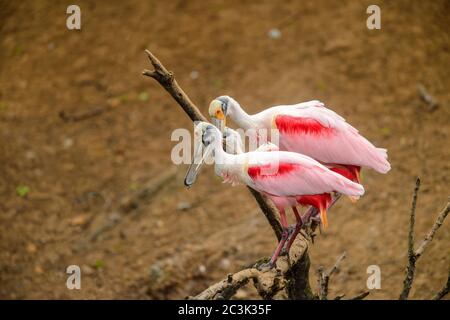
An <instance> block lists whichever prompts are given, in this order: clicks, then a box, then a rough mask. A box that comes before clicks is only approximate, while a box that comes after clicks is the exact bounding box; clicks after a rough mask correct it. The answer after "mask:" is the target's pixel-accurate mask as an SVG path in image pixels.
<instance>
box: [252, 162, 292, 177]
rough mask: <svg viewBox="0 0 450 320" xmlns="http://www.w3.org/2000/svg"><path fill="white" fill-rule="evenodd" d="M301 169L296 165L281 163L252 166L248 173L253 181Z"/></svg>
mask: <svg viewBox="0 0 450 320" xmlns="http://www.w3.org/2000/svg"><path fill="white" fill-rule="evenodd" d="M299 169H301V166H300V165H299V164H296V163H279V164H278V165H276V164H275V165H273V164H266V165H261V166H251V167H249V168H248V170H247V172H248V175H249V176H250V177H251V178H252V179H255V178H260V177H264V176H266V177H270V176H275V175H283V174H287V173H289V172H291V171H295V170H299Z"/></svg>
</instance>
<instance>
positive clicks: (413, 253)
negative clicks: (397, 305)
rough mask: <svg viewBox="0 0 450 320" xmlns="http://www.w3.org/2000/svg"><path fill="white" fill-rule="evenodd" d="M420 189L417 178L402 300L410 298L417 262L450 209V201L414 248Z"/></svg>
mask: <svg viewBox="0 0 450 320" xmlns="http://www.w3.org/2000/svg"><path fill="white" fill-rule="evenodd" d="M419 189H420V179H419V178H417V179H416V186H415V188H414V193H413V200H412V205H411V213H410V221H409V230H408V265H407V267H406V275H405V280H404V281H403V290H402V292H401V293H400V297H399V299H400V300H406V299H408V296H409V292H410V291H411V287H412V284H413V281H414V275H415V271H416V262H417V260H418V259H419V258H420V257H421V256H422V254H423V252H424V251H425V249H426V247H427V246H428V244H429V243H430V242H431V240H433V237H434V235H435V234H436V231H437V230H438V229H439V228H440V227H441V226H442V224H443V223H444V220H445V218H446V217H447V215H448V213H449V211H450V202H447V205H446V206H445V208H444V209H443V210H442V211H441V213H440V214H439V216H438V217H437V219H436V221H435V222H434V224H433V227H432V228H431V230H430V231H429V232H428V234H427V235H426V237H425V239H424V240H422V243H421V244H420V245H419V248H418V249H417V250H414V224H415V219H416V205H417V195H418V193H419Z"/></svg>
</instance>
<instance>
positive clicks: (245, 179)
mask: <svg viewBox="0 0 450 320" xmlns="http://www.w3.org/2000/svg"><path fill="white" fill-rule="evenodd" d="M194 136H195V139H197V140H198V141H201V143H196V144H195V145H196V146H197V147H196V150H195V152H194V155H195V159H200V161H199V162H198V163H195V161H194V162H193V163H192V164H191V166H190V167H189V169H188V172H187V174H186V178H185V181H184V183H185V185H186V186H191V185H192V184H193V183H194V182H195V180H196V176H197V174H198V172H199V169H200V166H201V164H202V162H203V161H204V159H206V158H207V157H208V156H209V155H212V156H213V158H214V162H215V171H216V174H218V175H219V176H221V177H222V178H223V179H224V180H226V181H227V182H230V183H242V184H245V185H247V186H250V187H251V188H253V189H255V190H257V191H259V192H261V193H263V194H265V195H266V196H267V197H268V198H269V199H271V201H272V202H273V203H274V204H275V206H276V207H277V209H278V211H279V213H280V222H281V225H282V227H283V234H282V238H281V241H280V243H279V244H278V246H277V249H276V250H275V253H274V255H273V256H272V258H271V261H270V264H271V265H273V264H274V263H275V261H276V259H277V257H278V255H279V253H280V251H281V249H282V248H283V246H284V244H285V242H286V239H287V237H288V222H287V219H286V214H285V210H286V209H287V208H289V207H290V208H293V211H294V214H295V215H296V217H297V216H299V214H298V212H297V210H296V208H295V207H296V206H297V205H311V206H313V207H315V208H317V209H318V210H319V212H320V213H321V219H322V222H323V225H324V227H325V226H326V225H327V220H326V210H327V208H328V206H329V204H330V203H331V195H330V194H331V193H332V192H339V193H341V194H344V195H348V196H355V197H359V196H361V195H363V194H364V188H363V186H362V185H360V184H358V183H355V182H352V181H350V180H349V179H347V178H345V177H344V176H342V175H339V174H337V173H336V172H333V171H331V170H330V169H328V168H327V167H325V166H324V165H322V164H321V163H319V162H318V161H316V160H314V159H312V158H310V157H308V156H305V155H302V154H299V153H294V152H287V151H270V152H264V151H253V152H247V153H241V154H236V155H234V154H229V153H227V152H225V151H224V150H223V137H222V133H221V132H220V131H219V129H218V128H216V127H215V126H213V125H211V124H209V123H207V122H200V123H198V124H197V126H196V128H195V132H194Z"/></svg>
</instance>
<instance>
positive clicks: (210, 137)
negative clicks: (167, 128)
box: [184, 122, 222, 187]
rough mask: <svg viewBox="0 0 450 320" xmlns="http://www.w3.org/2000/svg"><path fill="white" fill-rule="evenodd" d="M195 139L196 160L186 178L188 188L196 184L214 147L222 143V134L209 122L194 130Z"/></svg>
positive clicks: (197, 125)
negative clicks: (202, 167)
mask: <svg viewBox="0 0 450 320" xmlns="http://www.w3.org/2000/svg"><path fill="white" fill-rule="evenodd" d="M194 139H195V142H194V146H195V150H194V159H193V161H192V163H191V165H190V166H189V169H188V171H187V173H186V177H185V178H184V184H185V185H186V186H187V187H190V186H191V185H192V184H194V182H195V180H196V179H197V175H198V173H199V172H200V168H201V166H202V164H203V163H204V162H205V160H206V159H207V158H208V156H209V155H210V154H212V153H213V151H214V147H215V146H216V145H217V144H218V143H221V141H222V134H221V133H220V131H219V129H218V128H216V127H215V126H213V125H212V124H210V123H208V122H198V123H197V124H196V126H195V128H194ZM214 142H215V143H214Z"/></svg>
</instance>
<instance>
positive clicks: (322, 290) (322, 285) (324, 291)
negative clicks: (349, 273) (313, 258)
mask: <svg viewBox="0 0 450 320" xmlns="http://www.w3.org/2000/svg"><path fill="white" fill-rule="evenodd" d="M345 257H346V252H345V251H344V252H343V253H342V254H341V255H340V256H339V257H338V258H337V260H336V262H335V263H334V265H333V267H332V268H331V269H330V270H328V271H325V270H324V268H323V267H322V266H320V267H319V269H318V274H319V279H318V281H319V299H320V300H327V299H328V284H329V282H330V277H331V275H332V274H333V273H335V272H336V271H337V270H338V269H339V265H340V264H341V262H342V260H344V259H345Z"/></svg>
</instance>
